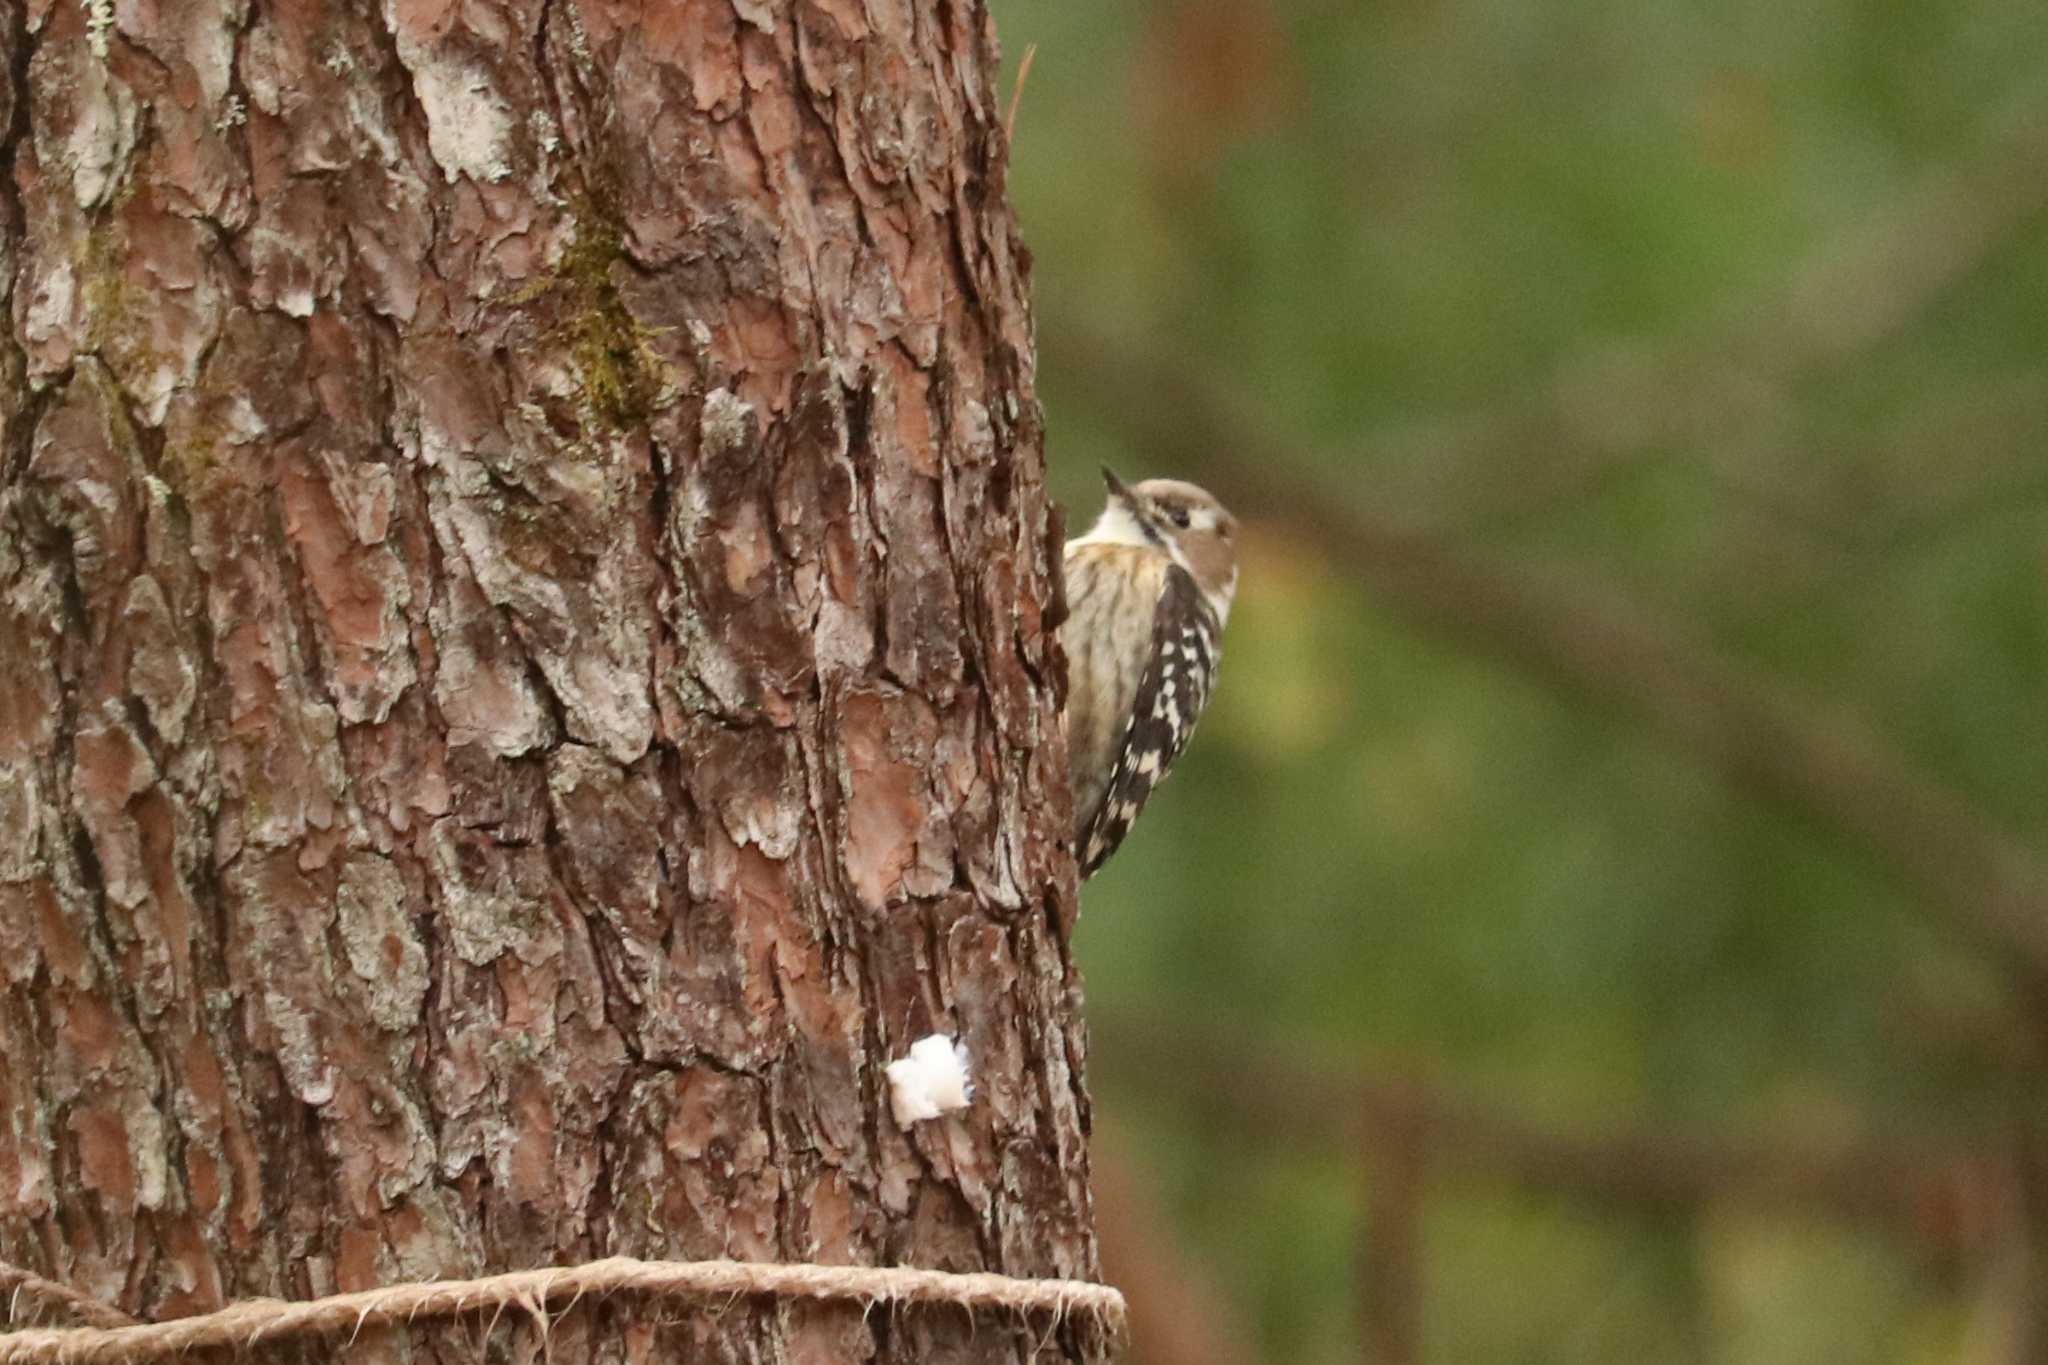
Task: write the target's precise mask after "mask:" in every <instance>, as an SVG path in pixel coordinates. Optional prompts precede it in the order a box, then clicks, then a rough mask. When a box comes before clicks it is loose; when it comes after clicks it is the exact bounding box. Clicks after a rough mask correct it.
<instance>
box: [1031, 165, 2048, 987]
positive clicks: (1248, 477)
mask: <svg viewBox="0 0 2048 1365" xmlns="http://www.w3.org/2000/svg"><path fill="white" fill-rule="evenodd" d="M2043 184H2048V177H2044V179H2043ZM1041 344H1042V345H1044V346H1045V347H1046V348H1047V349H1048V350H1049V351H1051V352H1052V353H1054V354H1056V355H1059V356H1060V357H1062V360H1061V366H1062V369H1061V372H1062V374H1063V375H1064V376H1065V379H1064V381H1063V382H1064V384H1065V386H1066V390H1067V392H1068V393H1069V395H1070V396H1074V397H1078V398H1080V399H1081V400H1082V401H1087V402H1090V403H1092V404H1093V405H1094V406H1095V407H1096V408H1097V409H1098V411H1099V412H1100V413H1102V414H1103V415H1104V417H1105V419H1106V420H1108V421H1110V422H1112V423H1113V424H1115V425H1117V426H1119V427H1121V428H1122V430H1123V431H1124V434H1125V437H1126V439H1127V440H1128V441H1129V442H1130V443H1131V444H1132V445H1133V446H1135V447H1137V448H1140V449H1156V450H1170V451H1173V452H1175V454H1176V455H1177V456H1178V457H1179V459H1180V460H1181V461H1182V462H1183V464H1182V467H1183V468H1184V469H1186V470H1187V472H1188V476H1189V477H1191V478H1194V479H1197V480H1199V481H1201V482H1203V483H1205V484H1206V485H1207V486H1208V487H1209V488H1210V489H1211V490H1212V491H1214V492H1215V493H1217V494H1218V496H1220V497H1222V498H1223V500H1224V501H1225V502H1226V503H1227V504H1229V505H1230V506H1231V507H1233V508H1235V509H1237V511H1238V512H1239V514H1240V515H1241V516H1245V517H1249V518H1256V519H1259V520H1263V521H1268V522H1271V523H1273V524H1274V525H1275V526H1276V528H1278V529H1277V534H1279V535H1282V536H1286V537H1290V538H1293V537H1298V538H1300V539H1301V540H1303V541H1305V542H1307V543H1309V544H1312V545H1313V546H1315V548H1316V549H1317V550H1318V551H1320V553H1321V555H1322V556H1323V557H1324V559H1325V560H1326V561H1327V562H1328V563H1330V564H1331V565H1334V566H1339V567H1341V568H1342V569H1343V570H1345V571H1348V572H1349V573H1351V574H1354V575H1356V577H1357V578H1358V579H1359V581H1361V582H1362V583H1364V584H1365V586H1366V587H1367V588H1368V589H1369V590H1370V591H1371V592H1372V593H1373V594H1374V595H1375V597H1376V598H1377V599H1378V600H1379V601H1381V602H1383V603H1384V604H1386V605H1387V606H1388V607H1390V608H1391V609H1393V610H1394V611H1397V612H1399V613H1400V614H1401V615H1403V616H1405V617H1407V618H1408V619H1409V620H1411V621H1413V622H1415V623H1416V624H1417V625H1420V626H1422V627H1424V628H1427V629H1430V630H1436V631H1443V632H1447V633H1449V634H1450V635H1452V636H1454V637H1455V638H1457V639H1459V640H1461V641H1462V642H1464V643H1465V644H1467V645H1470V646H1475V647H1477V648H1479V649H1482V650H1484V651H1485V652H1487V653H1488V654H1491V655H1493V656H1495V657H1497V658H1501V659H1504V660H1506V661H1507V662H1509V663H1512V664H1514V665H1516V666H1517V667H1520V668H1523V669H1525V670H1527V671H1528V672H1529V673H1530V674H1531V675H1532V676H1534V677H1536V678H1538V679H1540V680H1541V681H1543V682H1545V683H1548V684H1551V685H1553V686H1557V687H1561V688H1563V689H1565V690H1567V691H1569V692H1570V693H1572V694H1573V695H1574V696H1576V697H1578V698H1580V699H1582V700H1585V701H1589V702H1592V703H1595V704H1597V705H1599V706H1601V707H1602V708H1603V709H1607V710H1611V711H1612V712H1614V713H1616V714H1620V715H1626V716H1632V717H1634V718H1635V719H1636V720H1637V721H1639V722H1641V723H1644V724H1647V725H1649V726H1650V727H1652V728H1653V729H1655V730H1656V731H1657V732H1658V733H1659V734H1660V735H1662V736H1663V737H1664V738H1665V739H1666V740H1668V741H1671V742H1674V743H1676V744H1678V745H1679V746H1681V747H1682V748H1683V749H1684V751H1685V752H1687V753H1688V754H1691V755H1693V756H1694V757H1696V758H1698V759H1699V760H1701V761H1703V762H1705V763H1707V764H1709V765H1711V766H1713V767H1714V768H1716V769H1718V770H1719V771H1720V772H1722V773H1723V774H1724V775H1725V776H1726V777H1728V778H1729V779H1731V780H1733V781H1737V782H1740V783H1744V784H1746V785H1748V786H1750V787H1752V788H1753V789H1755V790H1756V791H1757V792H1759V793H1760V794H1762V795H1764V796H1766V797H1769V798H1771V799H1772V800H1775V801H1778V802H1781V803H1783V804H1784V805H1786V806H1787V807H1789V808H1791V809H1793V810H1795V811H1796V812H1797V813H1798V814H1799V815H1801V816H1802V817H1804V818H1806V819H1809V820H1811V821H1813V822H1814V823H1815V824H1817V825H1819V826H1821V827H1823V828H1826V829H1829V830H1831V831H1833V832H1834V833H1836V834H1838V835H1840V836H1842V837H1843V838H1845V839H1847V840H1849V841H1850V842H1852V843H1853V844H1855V845H1856V846H1858V847H1859V848H1861V849H1862V850H1863V851H1864V852H1865V853H1866V854H1867V855H1868V856H1870V857H1872V858H1873V859H1875V860H1876V861H1877V862H1879V863H1882V864H1884V865H1885V866H1887V867H1889V868H1891V869H1892V870H1893V871H1894V872H1896V873H1897V874H1899V875H1900V876H1901V877H1902V878H1903V879H1904V880H1905V881H1906V883H1907V884H1908V885H1909V886H1910V887H1911V888H1912V889H1913V891H1914V892H1915V894H1916V895H1918V896H1919V897H1920V898H1921V899H1922V901H1923V902H1924V903H1925V904H1927V905H1928V906H1930V907H1932V908H1933V909H1935V910H1937V911H1939V912H1941V913H1942V914H1943V915H1945V916H1946V917H1947V918H1948V919H1949V920H1950V921H1951V922H1952V923H1953V924H1955V925H1956V926H1958V927H1960V928H1961V929H1963V930H1964V931H1965V932H1967V933H1969V934H1970V935H1971V936H1972V937H1974V938H1975V939H1976V940H1978V941H1979V942H1980V943H1982V944H1983V945H1985V946H1986V947H1987V948H1990V949H1991V950H1993V951H1994V952H1996V953H1998V954H1999V955H2000V956H2001V958H2003V959H2004V960H2005V961H2006V962H2007V963H2008V964H2010V966H2011V967H2012V968H2013V969H2014V970H2015V971H2016V972H2017V973H2018V974H2019V975H2021V976H2022V977H2023V978H2024V979H2025V981H2026V984H2027V986H2028V988H2029V990H2030V992H2031V993H2032V994H2033V995H2034V997H2035V998H2036V1000H2037V1002H2038V1003H2039V1004H2040V1005H2041V1006H2042V1008H2043V1010H2044V1012H2043V1013H2042V1014H2041V1015H2040V1016H2039V1017H2038V1018H2036V1019H2035V1020H2034V1021H2033V1024H2032V1025H2031V1026H2033V1027H2039V1026H2041V1025H2042V1024H2043V1023H2044V1022H2048V864H2044V862H2043V860H2042V858H2041V856H2040V854H2039V853H2038V852H2037V851H2036V850H2035V849H2033V848H2032V847H2030V846H2029V845H2027V844H2026V843H2024V842H2022V841H2020V840H2017V839H2015V838H2013V837H2011V836H2010V835H2008V834H2007V833H2005V832H2004V831H2002V830H2000V829H1999V828H1998V827H1997V825H1996V823H1995V822H1994V821H1993V820H1991V819H1990V818H1989V817H1988V816H1987V815H1986V814H1985V813H1983V812H1981V811H1978V810H1975V809H1973V808H1972V807H1971V805H1970V803H1969V802H1968V801H1966V800H1965V799H1964V798H1962V797H1961V796H1959V795H1958V794H1957V793H1955V792H1954V791H1952V790H1950V789H1949V788H1948V787H1947V786H1946V785H1944V784H1943V783H1941V782H1940V781H1939V780H1937V779H1935V778H1934V777H1932V776H1931V775H1929V774H1927V773H1925V772H1920V771H1916V770H1915V768H1914V767H1913V765H1912V764H1911V763H1909V762H1908V761H1906V760H1905V759H1904V758H1902V757H1900V756H1899V755H1897V754H1895V753H1893V752H1890V751H1889V750H1887V749H1886V747H1885V746H1884V745H1882V744H1881V743H1879V742H1878V741H1877V740H1876V739H1875V738H1874V737H1873V736H1871V735H1870V734H1869V733H1868V732H1867V731H1865V730H1864V729H1863V727H1861V726H1860V725H1858V724H1856V723H1855V722H1853V721H1852V720H1851V719H1850V718H1849V717H1847V716H1843V715H1838V714H1833V713H1831V712H1829V711H1828V710H1827V709H1825V708H1823V707H1822V706H1820V705H1818V704H1816V703H1813V702H1811V701H1807V700H1805V699H1802V698H1799V697H1797V696H1795V695H1794V694H1793V693H1792V691H1791V690H1790V688H1788V687H1786V686H1784V685H1783V684H1780V683H1777V682H1774V681H1771V680H1768V679H1766V678H1764V677H1763V676H1761V675H1760V674H1758V673H1756V672H1755V671H1754V670H1750V669H1746V668H1744V667H1742V666H1741V665H1739V664H1737V663H1735V662H1734V661H1733V660H1731V659H1728V658H1726V657H1725V656H1723V655H1721V654H1719V653H1718V652H1716V651H1715V650H1713V649H1712V648H1711V647H1710V646H1708V645H1707V644H1705V643H1704V642H1702V641H1700V640H1698V639H1697V638H1695V637H1694V636H1693V635H1692V634H1691V633H1690V632H1688V631H1686V630H1685V629H1683V628H1682V627H1680V626H1678V625H1677V624H1676V623H1674V622H1671V621H1668V620H1663V619H1660V618H1659V617H1658V616H1656V615H1655V614H1653V613H1652V612H1650V611H1649V610H1648V609H1647V608H1645V607H1644V606H1643V605H1641V604H1640V603H1631V602H1629V601H1627V600H1625V599H1624V598H1623V597H1622V596H1621V595H1620V594H1618V593H1615V592H1612V591H1607V590H1603V589H1601V588H1598V587H1595V586H1594V585H1592V584H1590V583H1587V582H1584V581H1580V580H1576V579H1574V578H1572V577H1570V576H1568V575H1567V574H1565V573H1564V572H1562V571H1559V570H1557V569H1555V568H1551V567H1547V566H1537V565H1533V564H1507V563H1503V562H1499V561H1496V560H1493V559H1491V558H1489V557H1487V556H1486V555H1484V554H1483V553H1480V552H1476V551H1471V550H1466V549H1463V548H1460V547H1458V546H1455V545H1453V544H1452V543H1451V542H1449V541H1447V540H1444V539H1442V538H1440V537H1437V536H1434V535H1431V534H1428V533H1425V532H1421V531H1416V530H1411V529H1406V528H1403V527H1400V526H1397V525H1395V524H1393V523H1392V522H1391V521H1389V520H1387V519H1385V518H1383V517H1380V516H1378V515H1376V514H1374V513H1373V512H1371V511H1369V510H1367V508H1366V507H1364V506H1362V505H1360V500H1359V499H1357V497H1356V496H1355V495H1353V494H1349V493H1347V492H1346V491H1344V490H1341V489H1338V488H1334V487H1330V486H1328V485H1327V484H1326V483H1323V482H1321V481H1319V480H1317V479H1316V478H1315V477H1313V476H1310V475H1307V474H1305V473H1302V472H1300V471H1301V470H1302V469H1303V468H1304V466H1306V465H1309V464H1311V463H1313V462H1312V461H1311V460H1309V459H1307V458H1305V457H1304V456H1303V455H1301V454H1300V453H1298V452H1294V451H1289V450H1287V449H1285V448H1283V447H1282V446H1280V445H1279V444H1278V443H1277V442H1276V441H1275V440H1274V439H1273V438H1271V437H1270V436H1268V435H1267V434H1266V431H1267V428H1266V427H1265V426H1263V425H1262V424H1261V423H1260V422H1259V420H1258V419H1257V418H1256V417H1254V416H1251V415H1249V414H1247V413H1245V412H1243V411H1241V410H1240V408H1239V406H1238V405H1237V404H1235V403H1234V402H1233V393H1232V389H1231V387H1230V384H1229V381H1228V379H1227V378H1225V377H1222V376H1217V375H1211V374H1206V373H1203V372H1200V371H1198V370H1197V368H1196V367H1195V366H1194V365H1192V364H1191V363H1189V362H1188V361H1186V359H1185V358H1175V357H1169V356H1165V355H1162V354H1160V353H1158V352H1157V351H1156V350H1148V349H1147V347H1146V346H1145V344H1144V343H1143V342H1142V341H1139V340H1137V339H1135V338H1130V337H1111V336H1109V335H1107V334H1105V333H1103V332H1100V331H1096V330H1092V329H1088V328H1083V327H1078V326H1068V325H1059V324H1055V325H1054V327H1053V328H1052V329H1051V330H1049V331H1047V330H1045V329H1041ZM1323 459H1324V462H1325V463H1333V462H1337V458H1336V457H1335V456H1331V455H1325V456H1324V457H1323Z"/></svg>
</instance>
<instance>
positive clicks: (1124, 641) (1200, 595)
mask: <svg viewBox="0 0 2048 1365" xmlns="http://www.w3.org/2000/svg"><path fill="white" fill-rule="evenodd" d="M1102 477H1103V479H1104V480H1105V481H1106V482H1107V483H1108V485H1109V500H1108V503H1107V504H1106V505H1105V506H1104V507H1103V509H1102V515H1101V516H1100V517H1099V518H1097V519H1096V522H1095V525H1094V526H1093V527H1092V528H1090V530H1089V531H1088V534H1086V535H1084V536H1080V537H1078V538H1077V539H1074V540H1070V541H1068V542H1067V553H1066V579H1067V621H1066V624H1065V625H1064V626H1063V627H1061V630H1060V638H1061V641H1062V642H1063V643H1064V644H1065V646H1066V651H1067V661H1068V672H1067V676H1068V690H1067V748H1068V753H1069V755H1070V759H1071V763H1072V769H1073V787H1074V848H1075V854H1076V856H1077V857H1078V858H1079V859H1080V863H1081V875H1082V876H1083V877H1088V876H1091V875H1093V873H1094V872H1095V870H1096V869H1097V868H1099V867H1101V866H1102V864H1103V863H1104V862H1105V861H1106V860H1107V859H1108V858H1109V855H1110V854H1112V853H1114V852H1116V848H1117V845H1118V844H1120V843H1122V842H1123V838H1124V835H1126V834H1128V833H1129V832H1130V829H1131V822H1132V821H1134V820H1136V819H1137V818H1138V812H1139V811H1140V810H1142V809H1144V806H1145V799H1146V798H1147V797H1149V796H1150V795H1151V794H1152V789H1153V788H1154V787H1156V786H1158V785H1159V784H1160V783H1161V782H1163V781H1164V780H1165V779H1166V773H1167V770H1168V769H1169V768H1171V767H1172V766H1173V760H1174V759H1176V758H1178V757H1179V756H1180V751H1181V749H1182V748H1183V747H1184V746H1185V745H1186V744H1187V742H1188V736H1189V735H1190V734H1192V733H1194V729H1195V722H1196V721H1197V720H1199V719H1200V718H1201V715H1202V708H1203V707H1204V706H1205V705H1207V704H1208V701H1209V694H1210V692H1212V691H1213V690H1214V689H1215V686H1216V666H1217V663H1218V662H1219V661H1220V659H1221V658H1222V652H1223V622H1224V620H1225V619H1226V618H1227V617H1228V616H1229V615H1230V599H1231V597H1232V596H1233V595H1234V594H1235V593H1236V591H1237V556H1236V552H1235V548H1234V546H1233V544H1232V542H1233V540H1234V539H1235V538H1236V535H1237V518H1235V517H1233V516H1231V515H1230V513H1229V512H1227V511H1225V510H1224V508H1223V504H1222V503H1220V502H1218V501H1216V499H1215V498H1213V497H1211V496H1209V494H1208V493H1206V492H1204V491H1203V490H1201V489H1200V488H1197V487H1195V485H1193V484H1191V483H1182V482H1180V481H1179V480H1176V479H1148V480H1146V481H1145V482H1143V483H1140V484H1137V485H1134V486H1131V487H1126V486H1125V485H1124V483H1123V481H1122V480H1121V479H1119V478H1117V476H1116V475H1114V474H1112V473H1111V472H1110V471H1109V470H1107V469H1105V470H1103V471H1102Z"/></svg>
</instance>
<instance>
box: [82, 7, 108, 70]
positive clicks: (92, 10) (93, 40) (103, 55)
mask: <svg viewBox="0 0 2048 1365" xmlns="http://www.w3.org/2000/svg"><path fill="white" fill-rule="evenodd" d="M113 31H114V0H85V40H86V42H88V43H90V44H91V45H92V55H93V56H95V57H97V58H99V59H100V60H101V61H105V60H106V59H107V35H108V34H109V33H111V32H113Z"/></svg>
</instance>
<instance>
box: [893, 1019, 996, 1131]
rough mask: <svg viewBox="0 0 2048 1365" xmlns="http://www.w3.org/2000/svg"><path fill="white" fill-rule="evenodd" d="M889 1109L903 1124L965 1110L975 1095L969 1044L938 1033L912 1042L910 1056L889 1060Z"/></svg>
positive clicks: (901, 1125)
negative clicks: (970, 1068)
mask: <svg viewBox="0 0 2048 1365" xmlns="http://www.w3.org/2000/svg"><path fill="white" fill-rule="evenodd" d="M887 1074H888V1077H889V1110H890V1112H891V1113H893V1114H895V1116H896V1123H897V1125H898V1126H899V1127H903V1128H908V1127H909V1126H910V1125H911V1124H913V1123H919V1122H922V1121H923V1120H925V1119H935V1118H938V1117H940V1116H941V1115H943V1114H950V1113H953V1112H955V1111H956V1110H960V1109H965V1108H966V1107H967V1102H968V1101H969V1100H971V1099H973V1098H974V1078H973V1077H972V1076H970V1075H969V1074H968V1071H967V1045H966V1044H965V1043H961V1042H955V1041H954V1040H953V1038H952V1037H951V1036H950V1035H948V1034H944V1033H934V1034H932V1035H931V1036H930V1037H927V1038H920V1039H918V1040H917V1041H916V1042H914V1043H912V1044H911V1045H910V1055H909V1056H908V1057H899V1058H897V1059H896V1060H895V1061H893V1062H891V1063H889V1066H888V1071H887Z"/></svg>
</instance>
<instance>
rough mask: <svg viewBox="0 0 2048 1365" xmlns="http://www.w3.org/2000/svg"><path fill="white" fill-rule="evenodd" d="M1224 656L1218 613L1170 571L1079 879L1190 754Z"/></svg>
mask: <svg viewBox="0 0 2048 1365" xmlns="http://www.w3.org/2000/svg"><path fill="white" fill-rule="evenodd" d="M1221 657H1222V640H1221V631H1220V630H1219V629H1218V627H1217V624H1216V616H1215V613H1214V612H1212V611H1210V609H1209V604H1208V603H1207V602H1206V601H1204V600H1203V598H1202V594H1201V592H1200V590H1198V589H1197V588H1196V587H1195V580H1194V579H1193V578H1191V577H1189V575H1188V573H1187V571H1186V570H1184V569H1182V568H1180V567H1178V566H1175V567H1173V568H1171V569H1168V570H1167V572H1166V582H1165V586H1164V587H1163V588H1162V590H1161V591H1160V594H1159V605H1158V607H1157V608H1156V609H1155V611H1154V613H1153V618H1152V656H1151V662H1150V664H1148V665H1147V667H1146V669H1145V672H1144V675H1143V676H1142V677H1140V678H1139V679H1138V690H1137V692H1136V693H1135V694H1134V695H1133V696H1132V698H1131V715H1130V719H1129V720H1128V721H1127V722H1125V725H1124V733H1123V740H1122V742H1121V743H1120V744H1119V745H1118V747H1117V755H1116V763H1115V766H1114V767H1112V768H1111V769H1110V773H1109V785H1108V786H1107V787H1106V788H1105V789H1104V791H1103V796H1102V804H1101V805H1100V806H1098V807H1096V809H1095V816H1094V818H1093V819H1092V820H1090V821H1089V822H1088V827H1087V829H1086V831H1085V832H1084V834H1083V836H1082V839H1081V850H1080V852H1081V875H1082V876H1083V877H1088V876H1091V875H1093V873H1094V872H1095V869H1097V868H1099V867H1101V866H1102V864H1103V863H1104V861H1106V860H1107V859H1108V857H1109V855H1110V854H1112V853H1114V852H1116V850H1117V845H1118V844H1121V843H1122V842H1123V841H1124V836H1125V835H1126V834H1128V833H1130V831H1131V824H1132V822H1134V821H1135V820H1136V819H1137V818H1138V812H1139V811H1141V810H1143V809H1144V808H1145V801H1146V799H1147V798H1149V797H1150V796H1151V795H1152V789H1153V788H1154V787H1157V786H1158V785H1159V784H1160V783H1161V782H1163V781H1165V780H1166V773H1167V770H1168V769H1169V768H1171V767H1172V766H1173V761H1174V760H1175V759H1176V758H1179V757H1180V751H1181V750H1182V749H1184V748H1186V747H1187V742H1188V736H1189V735H1191V734H1193V733H1194V731H1195V722H1196V721H1197V720H1200V719H1201V716H1202V708H1203V707H1204V706H1207V705H1208V704H1209V694H1210V692H1211V691H1213V690H1214V689H1215V686H1216V666H1217V664H1218V662H1219V661H1220V659H1221Z"/></svg>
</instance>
